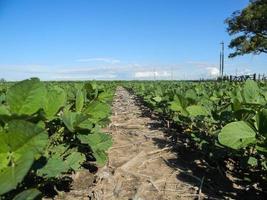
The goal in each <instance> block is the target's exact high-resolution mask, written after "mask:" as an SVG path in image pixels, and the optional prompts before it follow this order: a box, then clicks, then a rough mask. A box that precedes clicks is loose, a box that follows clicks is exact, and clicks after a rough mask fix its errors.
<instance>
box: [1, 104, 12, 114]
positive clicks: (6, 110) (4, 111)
mask: <svg viewBox="0 0 267 200" xmlns="http://www.w3.org/2000/svg"><path fill="white" fill-rule="evenodd" d="M0 115H6V116H10V112H9V110H8V108H7V107H6V106H5V105H0Z"/></svg>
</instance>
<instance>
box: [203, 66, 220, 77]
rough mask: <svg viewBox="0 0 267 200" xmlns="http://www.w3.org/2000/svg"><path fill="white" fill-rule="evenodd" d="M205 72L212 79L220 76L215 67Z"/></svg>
mask: <svg viewBox="0 0 267 200" xmlns="http://www.w3.org/2000/svg"><path fill="white" fill-rule="evenodd" d="M206 70H207V72H208V74H209V75H210V76H212V77H217V76H219V74H220V71H219V69H218V68H217V67H207V68H206Z"/></svg>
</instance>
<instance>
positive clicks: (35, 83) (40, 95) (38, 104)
mask: <svg viewBox="0 0 267 200" xmlns="http://www.w3.org/2000/svg"><path fill="white" fill-rule="evenodd" d="M45 97H46V88H45V86H44V83H42V82H40V80H39V79H37V78H32V79H29V80H24V81H21V82H18V83H16V84H15V85H13V86H11V88H9V90H8V91H7V96H6V100H7V103H8V105H9V107H10V111H11V112H12V113H15V114H17V115H23V114H25V115H32V114H34V113H36V112H37V111H38V110H39V109H41V108H43V106H44V104H45Z"/></svg>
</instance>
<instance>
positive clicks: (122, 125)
mask: <svg viewBox="0 0 267 200" xmlns="http://www.w3.org/2000/svg"><path fill="white" fill-rule="evenodd" d="M156 123H157V122H153V120H152V119H151V118H149V117H146V116H143V111H142V108H141V107H140V106H139V105H137V102H136V99H135V96H134V95H131V94H129V92H128V91H127V90H125V89H124V88H121V87H119V88H118V89H117V92H116V95H115V99H114V103H113V115H112V117H111V124H110V132H111V134H112V137H113V141H114V144H113V147H112V148H111V149H110V150H109V152H108V156H109V161H108V163H107V165H106V166H105V167H104V168H102V169H100V170H99V172H98V173H97V181H96V185H95V186H94V187H93V188H92V191H91V193H90V195H89V196H90V198H91V199H95V200H106V199H109V200H115V199H121V200H124V199H125V200H130V199H132V200H157V199H158V200H165V199H166V200H167V199H195V198H196V197H197V198H199V199H201V198H202V197H204V195H203V194H202V193H201V185H202V182H203V180H201V178H200V179H199V178H197V177H194V176H193V175H192V174H191V173H190V171H188V172H187V171H186V170H184V169H180V170H179V169H177V168H174V167H172V166H170V163H169V160H175V159H176V158H177V156H176V155H175V154H174V153H172V151H171V146H168V144H167V142H166V138H165V134H164V132H163V131H162V130H160V129H157V128H155V127H154V128H153V127H152V126H153V124H156ZM181 171H183V173H184V172H186V173H187V174H188V175H189V176H190V175H191V178H192V179H193V181H192V182H191V183H190V184H189V183H188V182H184V181H181V180H179V179H177V176H178V174H179V173H181Z"/></svg>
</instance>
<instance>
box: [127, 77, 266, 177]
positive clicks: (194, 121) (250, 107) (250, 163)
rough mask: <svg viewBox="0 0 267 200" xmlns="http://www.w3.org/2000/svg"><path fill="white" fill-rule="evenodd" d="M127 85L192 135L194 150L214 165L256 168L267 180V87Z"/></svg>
mask: <svg viewBox="0 0 267 200" xmlns="http://www.w3.org/2000/svg"><path fill="white" fill-rule="evenodd" d="M125 85H126V86H127V87H128V88H131V89H133V90H134V92H135V93H136V94H137V95H138V96H139V97H142V98H143V100H144V102H145V104H146V105H147V106H149V107H150V108H152V109H153V110H154V111H155V112H157V113H159V114H160V115H161V116H163V117H164V119H165V120H166V121H167V122H168V124H170V123H173V124H174V125H175V126H179V127H180V128H179V129H181V130H184V133H185V134H188V135H190V136H191V139H192V142H193V143H194V145H195V146H196V147H197V148H198V149H199V150H200V151H203V152H204V153H205V154H206V155H207V157H210V158H211V160H212V161H214V162H215V163H220V162H221V161H222V160H224V159H225V160H227V159H229V158H232V159H234V160H235V161H236V163H239V165H240V166H239V167H240V168H244V167H245V168H247V169H250V168H256V169H257V170H258V172H260V173H261V176H262V177H264V176H263V175H264V173H266V171H267V164H266V159H267V157H266V156H267V111H266V108H267V98H266V91H267V85H266V83H258V82H255V81H252V80H247V81H246V82H245V83H229V82H220V83H217V82H213V83H212V82H175V81H173V82H170V81H157V82H150V81H147V82H130V83H128V84H125ZM155 99H156V100H157V99H160V101H157V102H156V101H155ZM240 163H242V165H241V164H240ZM253 170H254V171H255V169H253Z"/></svg>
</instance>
